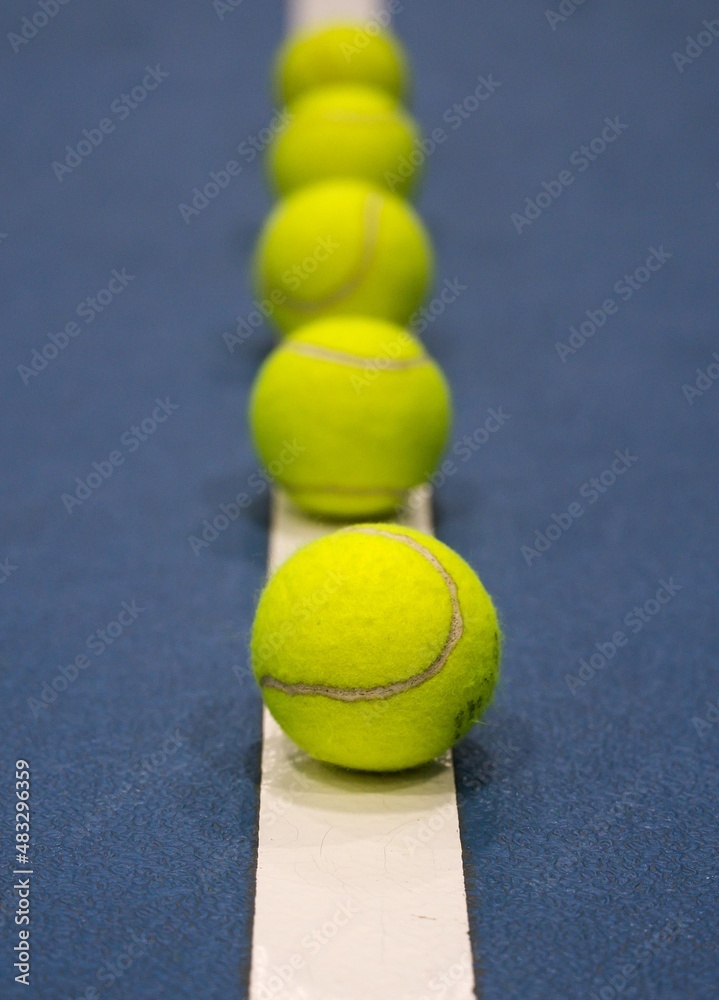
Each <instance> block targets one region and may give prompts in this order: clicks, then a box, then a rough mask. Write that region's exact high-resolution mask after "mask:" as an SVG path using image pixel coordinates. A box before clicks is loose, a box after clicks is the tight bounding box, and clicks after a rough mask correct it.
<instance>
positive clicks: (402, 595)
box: [252, 524, 500, 771]
mask: <svg viewBox="0 0 719 1000" xmlns="http://www.w3.org/2000/svg"><path fill="white" fill-rule="evenodd" d="M499 657H500V633H499V625H498V622H497V615H496V612H495V610H494V607H493V605H492V601H491V598H490V597H489V595H488V594H487V592H486V590H485V589H484V587H483V586H482V584H481V583H480V581H479V579H478V577H477V576H476V574H475V573H474V571H473V570H472V569H471V567H470V566H468V565H467V563H466V562H465V561H464V560H463V559H461V558H460V556H458V555H457V553H456V552H453V551H452V549H450V548H448V547H447V546H446V545H443V544H442V543H441V542H438V541H437V539H435V538H432V537H430V536H428V535H424V534H422V533H421V532H419V531H414V530H412V529H410V528H404V527H399V526H397V525H389V524H374V525H369V524H367V525H356V526H352V527H350V528H345V529H344V530H342V531H339V532H336V533H335V534H333V535H328V536H326V537H324V538H322V539H320V540H319V541H316V542H312V543H310V544H309V545H307V546H305V547H304V548H302V549H300V550H299V551H298V552H296V553H295V554H294V555H293V556H291V557H290V559H289V560H288V561H287V562H286V563H285V564H284V565H283V566H281V567H280V568H279V570H277V572H276V573H275V575H274V576H273V577H272V578H271V579H270V581H269V583H268V585H267V587H266V589H265V591H264V592H263V594H262V596H261V598H260V602H259V606H258V608H257V614H256V617H255V623H254V627H253V632H252V666H253V670H254V674H255V677H256V679H257V682H258V683H259V685H260V688H261V690H262V694H263V697H264V699H265V702H266V704H267V707H268V708H269V710H270V712H271V713H272V715H273V716H274V717H275V719H276V720H277V722H278V723H279V724H280V725H281V726H282V728H283V729H284V730H285V732H286V733H287V734H288V735H289V736H290V737H291V738H292V739H293V740H294V741H295V742H296V743H297V744H299V746H300V747H302V748H303V749H304V750H306V751H307V753H309V754H311V756H313V757H316V758H318V759H319V760H323V761H326V762H328V763H331V764H339V765H341V766H343V767H349V768H355V769H360V770H367V771H397V770H402V769H404V768H408V767H414V766H416V765H418V764H422V763H425V762H426V761H429V760H432V759H433V758H434V757H436V756H437V755H438V754H441V753H443V752H444V751H445V750H446V749H447V748H448V747H450V746H452V744H454V743H456V741H457V740H458V739H459V738H460V737H461V736H463V735H464V734H465V733H466V732H467V731H468V730H469V729H470V728H471V726H472V725H473V724H474V723H475V722H476V721H477V719H478V718H479V717H480V715H481V714H482V712H483V711H484V709H485V708H486V707H487V705H488V704H489V701H490V699H491V696H492V691H493V689H494V685H495V682H496V680H497V676H498V673H499Z"/></svg>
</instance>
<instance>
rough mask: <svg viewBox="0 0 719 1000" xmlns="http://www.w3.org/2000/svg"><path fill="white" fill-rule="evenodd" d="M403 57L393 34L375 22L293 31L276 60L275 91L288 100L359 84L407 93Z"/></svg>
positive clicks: (401, 93)
mask: <svg viewBox="0 0 719 1000" xmlns="http://www.w3.org/2000/svg"><path fill="white" fill-rule="evenodd" d="M408 82H409V70H408V64H407V57H406V56H405V54H404V50H403V49H402V46H401V45H400V44H399V42H398V41H397V39H396V38H395V37H394V35H392V34H390V33H389V32H387V31H382V30H381V29H380V27H379V26H378V25H377V24H376V23H374V22H367V23H365V24H363V23H353V22H348V23H337V24H330V25H324V26H323V27H321V28H315V29H312V30H310V31H304V32H300V33H298V34H296V35H292V36H291V37H290V38H289V39H288V40H287V42H285V44H284V45H283V46H282V47H281V48H280V50H279V52H278V53H277V56H276V59H275V67H274V90H275V95H276V97H277V98H278V100H280V101H284V103H286V104H287V103H289V102H290V101H293V100H294V99H295V98H296V97H299V96H300V94H303V93H306V92H307V91H308V90H312V89H314V88H316V87H326V86H328V85H332V84H335V83H361V84H366V85H367V86H370V87H378V88H379V89H380V90H386V91H387V93H388V94H391V95H392V96H393V97H396V98H404V97H405V96H406V94H407V90H408Z"/></svg>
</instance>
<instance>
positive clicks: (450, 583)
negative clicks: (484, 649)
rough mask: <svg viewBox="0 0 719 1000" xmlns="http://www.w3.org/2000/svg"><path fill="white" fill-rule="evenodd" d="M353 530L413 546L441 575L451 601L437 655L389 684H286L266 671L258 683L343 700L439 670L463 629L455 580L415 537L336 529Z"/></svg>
mask: <svg viewBox="0 0 719 1000" xmlns="http://www.w3.org/2000/svg"><path fill="white" fill-rule="evenodd" d="M353 531H354V532H359V533H360V534H363V535H378V536H380V537H382V538H389V539H391V540H392V541H397V542H402V543H403V544H404V545H409V547H410V548H412V549H414V550H415V552H418V553H419V554H420V555H421V556H423V557H424V558H425V559H426V560H427V562H429V563H430V564H431V565H432V566H433V567H434V568H435V569H436V570H437V572H438V573H439V574H440V575H441V577H442V579H443V580H444V582H445V583H446V585H447V589H448V591H449V596H450V600H451V602H452V619H451V622H450V628H449V634H448V636H447V641H446V642H445V644H444V647H443V648H442V650H441V652H440V654H439V656H438V657H437V658H436V659H435V660H434V662H433V663H431V664H430V665H429V667H427V669H426V670H423V671H421V672H420V673H418V674H414V675H413V676H412V677H408V678H407V679H406V680H404V681H395V682H394V683H393V684H387V685H383V686H380V687H373V688H339V687H331V686H330V685H324V684H286V683H285V682H284V681H280V680H277V679H276V678H275V677H272V676H271V675H270V674H266V675H265V676H264V677H263V678H262V679H261V680H260V685H261V687H269V688H274V689H275V690H277V691H281V692H282V693H283V694H289V695H324V697H326V698H332V699H334V700H335V701H345V702H352V701H376V700H379V699H383V698H391V697H392V696H393V695H396V694H404V693H405V692H406V691H409V690H411V689H412V688H415V687H419V685H420V684H424V682H425V681H428V680H430V678H432V677H435V676H436V675H437V674H438V673H439V672H440V670H442V668H443V667H444V665H445V663H446V662H447V660H448V659H449V657H450V655H451V653H452V650H453V649H454V648H455V646H456V645H457V643H458V642H459V640H460V639H461V638H462V635H463V632H464V621H463V619H462V611H461V608H460V606H459V598H458V596H457V584H456V583H455V582H454V580H453V579H452V577H451V576H450V575H449V573H448V572H447V570H446V569H445V568H444V566H443V565H442V564H441V562H440V561H439V559H437V557H436V556H435V555H433V554H432V553H431V552H430V551H429V549H426V548H425V547H424V546H423V545H420V543H419V542H417V541H415V539H414V538H410V536H409V535H402V534H399V533H398V532H394V531H382V530H381V529H379V528H359V527H351V528H344V529H342V532H338V534H342V533H344V532H353Z"/></svg>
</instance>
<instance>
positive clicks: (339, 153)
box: [266, 86, 421, 195]
mask: <svg viewBox="0 0 719 1000" xmlns="http://www.w3.org/2000/svg"><path fill="white" fill-rule="evenodd" d="M290 115H291V118H290V122H289V124H288V125H287V126H286V127H285V128H284V129H283V131H282V132H280V133H279V134H278V135H277V137H276V138H275V139H274V141H273V143H272V145H271V147H270V149H269V151H268V156H267V161H266V162H267V169H268V174H269V177H270V180H271V182H272V185H273V187H274V188H275V189H276V190H277V191H278V192H279V193H280V194H283V195H286V194H289V193H290V192H291V191H294V190H295V189H296V188H299V187H304V186H305V185H307V184H312V183H313V182H316V181H322V180H326V179H329V178H332V177H356V178H360V179H362V180H366V181H369V182H371V183H373V184H376V185H378V186H379V187H387V188H389V189H390V190H393V191H396V192H397V194H400V195H407V194H408V193H409V192H410V191H411V189H412V188H413V187H414V185H415V183H416V182H417V180H418V179H419V171H418V170H416V169H413V170H411V171H402V173H403V174H404V175H405V176H403V177H402V176H400V175H399V174H398V169H399V167H400V165H401V164H403V163H409V162H410V159H411V157H412V155H413V153H414V151H415V149H416V148H417V146H418V144H419V142H420V139H421V137H420V134H419V130H418V128H417V125H416V123H415V121H414V119H413V118H411V116H410V115H408V114H407V112H406V111H404V110H403V109H402V107H401V106H400V105H399V104H398V103H397V102H396V100H394V98H392V97H390V96H389V95H388V94H386V93H384V92H382V91H381V90H375V89H373V88H370V87H358V86H340V87H327V88H324V89H321V90H312V91H310V92H309V93H307V94H305V95H304V96H303V97H300V98H299V99H298V100H297V101H295V102H294V103H293V105H292V108H291V111H290Z"/></svg>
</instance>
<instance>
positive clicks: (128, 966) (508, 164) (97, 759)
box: [0, 0, 719, 1000]
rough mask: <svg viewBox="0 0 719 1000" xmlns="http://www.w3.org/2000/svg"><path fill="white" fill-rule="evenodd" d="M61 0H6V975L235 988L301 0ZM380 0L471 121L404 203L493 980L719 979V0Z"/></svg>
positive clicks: (424, 101)
mask: <svg viewBox="0 0 719 1000" xmlns="http://www.w3.org/2000/svg"><path fill="white" fill-rule="evenodd" d="M48 6H49V8H50V9H54V8H53V5H52V4H50V5H48ZM56 6H57V7H58V9H57V10H56V11H55V13H54V14H53V15H52V16H48V18H47V24H44V25H43V27H42V28H39V29H37V31H36V34H35V35H34V37H31V38H29V39H27V40H23V41H22V42H17V41H13V40H12V38H11V37H10V36H12V35H14V36H16V37H17V36H18V33H19V31H20V28H21V26H22V24H23V17H27V16H30V17H32V15H33V14H34V13H35V12H36V11H37V10H39V9H40V8H39V7H38V6H37V5H36V4H34V3H32V2H31V0H7V2H6V3H5V4H4V5H3V9H2V12H1V13H0V26H1V27H2V32H1V33H2V38H0V42H1V43H2V52H3V54H2V69H1V70H0V72H1V73H2V81H3V86H2V91H3V129H2V132H3V135H4V138H5V143H4V150H3V155H2V157H0V177H1V178H2V192H3V196H2V199H0V232H1V233H2V239H1V240H0V257H1V259H2V272H1V273H2V277H1V278H0V281H2V291H1V294H0V300H1V302H2V305H1V307H0V308H1V309H2V315H3V324H2V327H3V338H2V365H1V366H0V395H1V398H2V401H3V409H4V420H3V423H2V429H1V430H0V436H1V441H2V445H1V447H2V458H3V461H2V478H3V490H2V499H1V500H0V505H1V506H0V522H1V526H2V534H1V542H0V562H1V563H2V569H0V574H1V575H2V582H1V583H0V606H1V608H2V621H3V626H2V637H1V646H0V659H1V662H2V708H3V712H2V714H3V725H2V757H1V760H2V771H1V773H2V798H3V801H4V803H5V806H4V808H3V821H2V824H0V830H2V843H1V844H0V848H1V851H0V856H1V857H2V859H3V862H4V867H3V884H2V887H1V889H0V928H1V929H2V935H1V940H2V946H1V948H0V954H1V958H0V977H1V978H0V997H2V998H3V1000H4V998H6V997H7V998H10V997H14V996H33V997H38V998H42V1000H79V998H83V1000H97V998H102V1000H105V998H106V997H112V998H117V1000H119V998H131V1000H143V998H152V1000H164V998H185V997H187V998H193V1000H194V998H198V997H203V998H206V1000H210V998H215V997H217V998H223V1000H231V998H235V997H236V998H244V997H246V996H247V976H248V968H249V961H250V950H251V927H252V913H253V891H254V890H253V878H254V865H255V857H256V837H257V833H256V830H257V806H258V782H259V758H260V741H261V729H260V722H261V703H260V699H259V696H258V693H257V690H256V688H255V685H254V682H253V680H252V678H251V676H250V674H249V672H248V669H247V661H248V654H247V637H248V633H249V629H250V626H251V622H252V615H253V609H254V605H255V601H256V595H257V593H258V591H259V588H260V587H261V586H262V582H263V578H264V574H265V566H266V546H267V528H268V490H267V485H266V482H265V481H264V480H263V479H262V478H261V477H260V476H259V475H258V469H257V465H256V460H255V459H254V457H253V454H252V450H251V447H250V444H249V441H248V435H247V430H246V424H245V408H246V403H247V397H248V390H249V387H250V384H251V381H252V379H253V377H254V374H255V372H256V370H257V365H258V363H259V361H260V360H261V359H262V358H263V357H264V356H265V355H266V353H267V352H268V351H269V350H270V348H271V346H272V343H273V337H272V333H271V331H270V330H269V329H268V328H267V327H266V326H262V327H260V328H259V329H254V328H253V329H251V332H249V331H250V328H249V327H244V326H243V321H244V319H245V318H247V317H249V316H250V314H251V313H252V310H253V302H252V299H253V293H252V290H251V288H250V285H249V282H248V268H249V261H250V255H251V250H252V245H253V241H254V239H255V237H256V234H257V232H258V229H259V226H260V224H261V222H262V219H263V217H264V215H265V213H266V212H267V210H268V208H269V205H270V197H269V195H268V193H267V191H266V187H265V183H264V179H263V175H262V169H261V162H260V159H261V158H260V157H259V156H258V155H256V149H257V148H258V147H261V146H262V144H263V139H262V136H266V132H263V130H264V129H266V128H267V127H268V126H269V125H270V123H271V122H272V121H273V116H274V115H275V114H276V109H275V108H273V105H272V103H271V99H270V96H269V87H268V83H267V73H268V66H269V61H270V59H271V55H272V52H273V50H274V48H275V46H276V45H277V43H278V42H279V41H280V39H281V37H282V34H283V31H284V23H283V11H282V7H281V5H279V4H271V3H261V2H259V0H243V2H242V3H239V4H237V5H230V4H227V5H225V7H226V8H228V9H225V10H222V9H216V8H215V7H213V4H212V3H211V2H210V0H204V2H200V0H196V2H190V0H175V2H173V3H171V4H147V3H141V2H139V0H126V2H124V3H122V4H113V3H110V2H109V0H94V2H90V0H70V2H67V3H65V4H62V5H56ZM395 6H396V7H397V6H399V8H400V9H399V11H398V13H396V15H395V19H394V25H395V29H396V31H397V32H398V34H399V35H400V37H401V38H402V40H403V41H404V42H405V44H406V45H407V48H408V50H409V52H410V54H411V58H412V61H413V65H414V71H415V80H416V84H415V93H414V100H413V106H414V109H415V111H416V114H417V115H418V117H419V119H420V120H421V122H422V125H423V127H424V130H425V133H427V134H432V132H433V131H435V130H440V131H441V135H442V136H443V138H442V140H441V141H437V144H436V148H435V149H433V150H430V151H429V154H428V156H427V162H426V164H425V169H426V181H425V184H424V186H423V190H422V193H421V196H420V199H419V208H420V210H421V212H422V214H423V215H424V217H425V219H426V221H427V223H428V225H429V227H430V229H431V231H432V234H433V237H434V239H435V243H436V249H437V281H436V287H435V290H434V292H433V295H434V296H436V297H437V301H436V302H435V303H434V305H433V307H432V308H433V313H432V314H430V318H431V322H426V323H425V324H424V326H425V329H424V331H423V333H422V336H423V339H424V340H425V342H426V344H427V345H428V349H429V350H430V351H431V352H432V353H433V354H434V355H435V356H436V358H437V359H438V360H439V361H440V363H441V364H442V365H443V366H444V368H445V370H446V372H447V374H448V376H449V378H450V380H451V382H452V385H453V389H454V394H455V405H456V422H455V427H454V431H453V438H452V443H451V445H450V450H449V452H448V462H449V464H448V465H446V466H445V474H444V476H442V477H438V479H437V482H436V484H435V485H436V504H435V512H436V519H437V534H438V536H439V537H440V538H441V539H442V540H443V541H445V542H447V543H448V544H449V545H451V546H453V547H454V548H456V549H457V550H458V551H459V552H460V553H461V554H462V555H463V556H464V557H465V558H466V559H467V560H468V561H469V562H470V563H472V565H473V566H474V567H475V568H476V569H477V571H478V572H479V574H480V575H481V577H482V579H483V581H484V582H485V584H486V586H487V588H488V590H489V591H490V592H491V593H492V594H493V595H494V597H495V599H496V602H497V605H498V607H499V609H500V611H501V616H502V620H503V626H504V630H505V637H506V641H505V651H504V660H503V678H502V682H501V685H500V689H499V692H498V695H497V697H496V700H495V703H494V705H493V706H492V708H491V709H490V710H489V712H488V713H487V715H486V716H485V718H484V720H483V722H482V723H481V724H480V725H478V726H477V727H476V728H475V729H474V730H473V731H472V733H471V735H470V736H469V737H468V738H466V739H465V740H464V741H463V742H462V743H461V744H460V745H459V746H458V747H457V748H456V751H455V761H456V774H457V791H458V800H459V807H460V820H461V830H462V840H463V851H464V863H465V870H466V881H467V891H468V898H469V906H470V926H471V934H472V948H473V954H474V961H475V975H476V980H477V990H478V995H479V996H481V997H486V998H487V1000H500V998H502V1000H504V998H522V1000H547V998H592V1000H612V998H614V997H621V998H623V1000H625V998H626V1000H629V998H632V1000H634V998H641V1000H648V998H655V997H656V998H672V1000H710V998H712V997H715V996H717V995H718V993H719V960H718V959H717V952H716V928H717V922H718V920H719V900H718V898H717V886H716V851H717V840H718V839H719V838H718V837H717V812H718V810H717V759H718V758H719V706H718V699H719V681H718V680H717V670H716V663H717V656H718V655H719V643H718V641H717V632H716V623H717V613H716V601H717V592H718V585H719V574H718V573H717V542H718V541H719V518H718V516H717V515H718V510H717V506H718V505H717V471H718V465H719V462H718V458H719V432H718V430H717V426H718V421H719V386H718V385H717V384H716V383H717V382H718V381H719V334H718V332H717V310H718V306H719V286H718V284H717V259H718V257H719V236H718V235H717V234H718V233H719V188H718V187H717V182H718V181H719V132H718V131H717V127H716V112H717V81H718V80H719V38H716V39H715V35H714V34H713V33H712V30H711V27H709V28H707V27H705V26H704V25H703V22H704V21H707V22H708V23H709V25H710V26H712V25H713V27H714V29H715V31H716V32H717V33H719V22H717V20H716V16H717V9H716V6H715V5H713V4H710V3H708V2H688V3H669V2H665V3H662V4H659V5H658V4H656V3H650V2H648V0H637V2H635V3H632V4H627V3H622V2H620V0H608V2H605V3H599V2H598V0H587V2H586V3H584V4H573V3H571V2H567V0H564V2H563V3H562V4H561V5H560V4H559V3H551V2H550V0H541V2H532V0H517V2H515V3H511V4H510V3H484V4H470V3H466V2H462V0H444V2H442V3H430V2H428V0H401V2H400V3H399V4H398V5H397V4H396V5H395ZM560 7H561V10H560ZM548 8H549V10H550V15H548V14H547V9H548ZM562 11H563V13H562ZM552 12H553V13H552ZM713 19H714V20H713ZM39 20H40V22H42V20H43V19H42V18H40V19H39ZM28 34H32V32H30V31H29V32H28ZM697 39H698V40H697ZM687 52H688V53H689V55H687ZM677 53H678V54H679V55H678V56H677V55H676V54H677ZM123 95H127V96H128V100H125V98H123ZM133 95H134V96H133ZM103 123H104V124H103ZM84 132H87V133H88V135H85V134H84ZM439 134H440V132H436V135H437V136H439ZM83 140H84V142H83ZM78 144H80V148H81V152H80V153H77V152H76V153H75V154H74V155H73V153H72V150H73V148H74V149H75V150H76V151H77V148H78ZM68 146H70V147H71V148H70V150H69V151H68V149H67V147H68ZM238 149H239V150H240V152H239V153H238ZM237 157H240V158H241V163H242V171H241V173H240V174H238V175H237V176H234V177H232V178H231V180H230V181H229V182H228V183H227V185H226V186H225V187H223V188H222V189H221V190H220V191H219V192H218V193H217V196H216V197H214V198H212V199H210V200H208V201H207V203H206V204H203V203H202V201H199V202H198V204H199V205H200V207H199V208H197V209H196V210H195V211H194V212H192V213H188V212H187V210H183V209H182V208H181V206H182V205H190V204H191V202H192V199H193V190H194V189H195V188H196V187H197V188H203V187H204V186H205V185H206V184H207V183H208V182H209V181H210V179H211V174H212V172H213V171H214V172H217V171H220V170H222V169H223V168H224V166H225V164H226V163H227V161H228V160H231V159H233V158H237ZM53 164H55V166H53ZM442 292H444V298H443V299H442V298H440V295H441V293H442ZM73 324H75V325H73ZM238 330H239V333H240V334H241V335H240V336H237V335H238ZM243 331H244V332H243ZM226 334H235V335H236V338H235V339H236V342H232V343H231V346H232V348H233V349H232V351H231V350H230V349H229V347H228V345H227V343H226V341H227V340H228V339H229V340H230V341H233V338H232V337H229V338H228V337H225V335H226ZM52 338H54V345H55V348H56V349H55V351H53V350H52V347H50V348H49V349H47V350H46V351H45V354H44V356H43V354H42V352H43V348H47V345H48V344H50V345H52V344H53V339H52ZM34 351H36V352H38V353H37V354H34V353H33V352H34ZM48 356H49V358H48ZM38 358H39V359H40V360H38ZM33 359H35V365H36V367H35V368H33V367H32V365H33ZM43 360H44V361H45V365H44V367H43V365H42V361H43ZM93 473H94V474H93ZM88 477H89V480H90V482H89V485H88V483H87V481H88ZM78 478H79V479H80V480H81V481H85V486H84V487H83V486H82V485H81V484H78ZM238 493H248V494H249V495H250V497H251V503H249V505H248V506H247V507H246V508H245V509H244V510H243V511H242V514H241V516H240V517H238V518H237V519H235V520H234V521H232V523H231V524H230V525H229V526H228V527H226V528H225V529H224V530H222V531H220V532H218V533H217V536H216V537H214V538H212V539H211V540H210V541H209V542H208V543H207V544H203V545H198V544H197V543H196V542H193V538H195V539H197V538H201V537H202V531H203V525H204V522H205V520H206V519H210V520H212V519H213V518H214V517H216V516H217V515H218V514H219V513H220V511H221V505H223V504H225V505H226V504H228V503H230V502H231V501H232V500H234V498H235V497H236V496H237V494H238ZM63 497H64V499H63ZM63 680H64V681H65V684H63ZM53 682H55V683H53ZM16 761H26V762H27V763H28V764H29V769H30V772H31V779H30V781H31V799H30V806H31V823H32V840H31V851H30V856H31V857H30V860H31V863H32V866H33V867H32V871H33V875H32V895H31V923H30V928H31V935H30V948H31V967H32V976H31V986H30V987H29V988H28V987H25V986H22V985H19V984H16V983H15V982H14V974H15V970H13V968H12V962H13V961H14V959H13V957H12V956H13V951H12V949H13V947H14V946H15V944H16V943H17V940H18V938H17V932H18V926H17V925H16V924H15V913H16V911H17V909H18V906H19V905H20V904H19V902H18V900H19V897H18V890H16V889H13V885H14V884H15V883H14V879H18V878H22V876H13V875H12V871H14V870H15V866H16V865H19V864H20V862H17V861H15V860H14V857H15V856H16V855H14V847H13V837H14V815H13V814H12V811H11V806H10V805H9V803H10V802H11V795H12V796H13V798H14V794H15V789H14V785H15V770H16V767H15V765H16ZM21 770H23V769H22V768H21ZM443 989H444V990H445V992H444V993H443V992H442V990H443ZM449 989H450V986H449V985H447V984H445V985H444V986H442V985H441V984H439V985H437V986H436V987H435V986H432V987H431V989H430V987H429V986H428V995H429V996H437V997H441V996H446V997H449V996H450V995H451V994H450V993H449ZM432 990H433V991H434V992H432Z"/></svg>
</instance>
